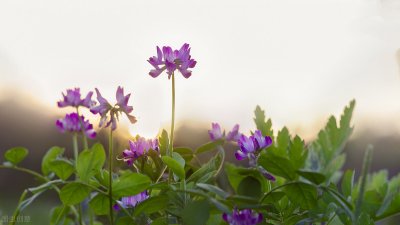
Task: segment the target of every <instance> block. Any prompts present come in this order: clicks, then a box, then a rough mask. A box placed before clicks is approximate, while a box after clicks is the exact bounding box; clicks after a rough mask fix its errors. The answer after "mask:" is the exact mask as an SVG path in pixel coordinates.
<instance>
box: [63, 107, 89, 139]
mask: <svg viewBox="0 0 400 225" xmlns="http://www.w3.org/2000/svg"><path fill="white" fill-rule="evenodd" d="M81 125H83V132H84V133H85V135H86V136H87V137H88V138H92V139H93V138H95V137H96V132H95V131H94V129H93V125H92V124H91V123H89V120H85V117H84V116H80V118H79V116H78V114H77V113H70V114H67V115H65V117H64V118H62V119H58V120H57V121H56V126H57V128H58V130H59V131H60V132H62V133H64V132H72V133H78V134H79V133H81V132H82V126H81Z"/></svg>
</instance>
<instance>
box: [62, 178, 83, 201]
mask: <svg viewBox="0 0 400 225" xmlns="http://www.w3.org/2000/svg"><path fill="white" fill-rule="evenodd" d="M90 191H91V190H90V188H89V187H88V186H86V185H84V184H81V183H76V182H74V183H69V184H67V185H65V186H64V187H63V188H62V189H61V191H60V199H61V202H62V203H63V204H64V205H75V204H78V203H80V202H82V201H83V200H85V198H87V197H88V196H89V194H90Z"/></svg>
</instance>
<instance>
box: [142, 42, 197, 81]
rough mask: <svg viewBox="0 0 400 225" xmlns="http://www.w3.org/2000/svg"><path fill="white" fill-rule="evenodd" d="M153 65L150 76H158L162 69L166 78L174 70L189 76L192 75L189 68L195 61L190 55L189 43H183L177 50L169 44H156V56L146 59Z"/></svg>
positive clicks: (193, 65)
mask: <svg viewBox="0 0 400 225" xmlns="http://www.w3.org/2000/svg"><path fill="white" fill-rule="evenodd" d="M147 61H148V62H149V63H150V64H151V65H152V66H153V67H154V69H152V70H151V71H150V73H149V75H150V76H152V77H154V78H155V77H158V76H159V75H160V74H161V73H162V72H163V71H164V70H167V74H168V79H169V78H171V76H172V74H173V73H174V72H175V70H179V72H180V73H181V74H182V75H183V76H184V77H185V78H189V77H190V76H191V75H192V71H190V70H189V69H190V68H194V67H195V66H196V61H195V60H194V59H192V58H191V56H190V47H189V44H186V43H185V44H184V45H182V47H181V48H180V49H179V50H172V48H171V47H169V46H164V47H162V51H161V49H160V47H158V46H157V56H153V57H150V58H149V60H147Z"/></svg>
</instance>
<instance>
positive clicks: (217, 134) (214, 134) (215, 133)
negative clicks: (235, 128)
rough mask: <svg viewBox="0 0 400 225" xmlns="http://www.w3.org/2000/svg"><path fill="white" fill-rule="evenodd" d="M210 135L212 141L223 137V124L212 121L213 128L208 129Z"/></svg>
mask: <svg viewBox="0 0 400 225" xmlns="http://www.w3.org/2000/svg"><path fill="white" fill-rule="evenodd" d="M208 135H210V139H211V140H212V141H216V140H218V139H221V138H222V136H223V134H222V131H221V126H220V125H219V124H218V123H212V124H211V130H209V131H208Z"/></svg>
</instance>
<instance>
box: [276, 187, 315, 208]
mask: <svg viewBox="0 0 400 225" xmlns="http://www.w3.org/2000/svg"><path fill="white" fill-rule="evenodd" d="M284 192H285V193H286V195H287V196H288V198H289V199H290V201H292V202H294V203H296V204H298V205H299V206H300V207H301V208H303V209H312V208H314V207H315V206H316V205H317V189H316V188H315V186H313V185H311V184H307V183H301V182H295V183H291V184H288V185H286V186H285V188H284Z"/></svg>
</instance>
